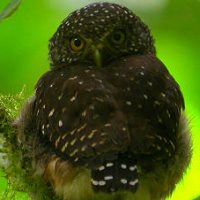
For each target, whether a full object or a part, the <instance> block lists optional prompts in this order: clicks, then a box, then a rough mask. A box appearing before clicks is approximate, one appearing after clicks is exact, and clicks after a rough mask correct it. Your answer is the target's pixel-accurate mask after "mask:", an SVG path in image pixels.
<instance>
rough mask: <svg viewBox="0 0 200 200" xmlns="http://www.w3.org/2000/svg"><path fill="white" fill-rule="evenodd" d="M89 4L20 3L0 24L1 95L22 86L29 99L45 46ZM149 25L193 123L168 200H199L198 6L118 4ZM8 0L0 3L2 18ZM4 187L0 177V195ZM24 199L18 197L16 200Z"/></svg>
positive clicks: (143, 1) (149, 0)
mask: <svg viewBox="0 0 200 200" xmlns="http://www.w3.org/2000/svg"><path fill="white" fill-rule="evenodd" d="M93 2H95V1H92V0H39V1H35V0H29V1H23V2H22V4H21V6H20V7H19V9H18V10H17V12H16V13H14V15H13V16H11V17H10V18H8V19H6V20H4V21H2V22H1V23H0V93H2V94H16V93H19V92H20V91H21V90H22V87H23V85H26V90H25V95H26V96H27V97H29V96H31V94H32V93H33V88H34V85H35V83H36V82H37V80H38V79H39V77H40V76H41V75H42V74H43V73H44V72H46V71H47V70H48V69H49V61H48V40H49V39H50V38H51V36H52V35H53V33H54V32H55V31H56V29H57V27H58V26H59V24H60V22H61V21H62V20H63V19H64V18H65V17H66V16H67V15H68V14H69V13H70V12H72V11H73V10H75V9H77V8H80V7H82V6H85V5H87V4H89V3H93ZM110 2H116V3H119V4H122V5H125V6H127V7H128V8H129V9H131V10H132V11H133V12H135V13H136V14H137V15H138V16H140V17H141V18H142V19H143V21H144V22H145V23H146V24H148V25H149V27H150V29H151V31H152V34H153V35H154V37H155V40H156V48H157V56H158V57H159V58H160V59H161V60H162V61H163V62H164V63H165V65H166V66H167V67H168V69H169V71H170V72H171V74H172V75H173V76H174V77H175V79H176V80H177V82H178V83H179V84H180V86H181V89H182V92H183V94H184V97H185V102H186V112H187V115H188V117H189V118H190V119H191V131H192V139H193V143H194V144H193V149H194V155H193V159H192V163H191V166H190V169H189V170H188V171H187V174H186V175H185V177H184V180H183V181H182V182H181V183H180V184H179V185H177V188H176V191H175V192H174V193H173V195H172V197H171V198H170V200H192V199H195V198H196V197H197V196H199V195H200V0H121V1H120V0H116V1H110ZM8 3H9V0H0V12H1V11H2V10H3V9H4V8H5V7H6V5H7V4H8ZM6 185H7V181H6V179H5V178H4V177H3V174H2V173H1V172H0V192H4V191H5V189H6ZM22 197H23V198H24V199H27V197H26V195H23V194H19V195H18V198H19V199H22Z"/></svg>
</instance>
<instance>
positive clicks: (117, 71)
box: [17, 2, 191, 200]
mask: <svg viewBox="0 0 200 200" xmlns="http://www.w3.org/2000/svg"><path fill="white" fill-rule="evenodd" d="M49 59H50V62H51V69H50V70H49V71H48V72H46V73H45V74H44V75H43V76H42V77H41V78H40V79H39V81H38V83H37V84H36V87H35V93H34V96H33V97H32V98H31V99H30V100H29V101H27V103H26V104H25V106H24V108H23V111H22V113H21V115H20V117H19V119H18V121H17V126H18V141H19V142H20V144H21V145H22V146H23V151H24V159H23V161H22V162H23V166H24V168H30V169H32V175H31V176H32V179H33V181H34V180H35V179H36V178H38V177H39V178H40V180H41V181H42V182H43V183H44V184H46V185H48V186H49V187H50V189H51V191H52V193H53V194H54V195H55V196H56V197H58V198H60V199H63V200H102V199H104V200H161V199H165V198H166V197H168V196H169V195H170V194H171V193H172V192H173V190H174V188H175V185H176V184H177V183H178V182H179V181H180V180H181V178H182V176H183V174H184V172H185V171H186V169H187V167H188V165H189V163H190V159H191V141H190V131H189V128H188V121H187V119H186V117H185V114H184V109H185V106H184V99H183V95H182V93H181V91H180V88H179V85H178V84H177V82H176V81H175V80H174V78H173V77H172V76H171V74H170V73H169V71H168V70H167V68H166V67H165V65H164V64H163V63H162V62H161V61H160V60H159V59H158V58H157V57H156V50H155V45H154V39H153V37H152V35H151V33H150V30H149V28H148V26H147V25H145V24H144V23H143V22H142V21H141V19H140V18H139V17H138V16H136V15H135V14H134V13H133V12H132V11H131V10H129V9H128V8H126V7H123V6H120V5H118V4H114V3H108V2H104V3H93V4H90V5H88V6H85V7H83V8H81V9H79V10H76V11H74V12H72V13H71V14H70V15H69V16H68V17H67V18H66V19H65V20H64V21H63V22H62V24H61V25H60V26H59V28H58V29H57V31H56V33H55V34H54V35H53V37H52V38H51V39H50V44H49Z"/></svg>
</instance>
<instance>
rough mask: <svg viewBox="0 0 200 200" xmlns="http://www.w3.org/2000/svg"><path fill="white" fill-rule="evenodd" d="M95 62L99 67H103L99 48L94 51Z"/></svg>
mask: <svg viewBox="0 0 200 200" xmlns="http://www.w3.org/2000/svg"><path fill="white" fill-rule="evenodd" d="M94 62H95V64H96V65H97V66H98V67H102V55H101V52H100V50H99V49H97V48H96V49H95V50H94Z"/></svg>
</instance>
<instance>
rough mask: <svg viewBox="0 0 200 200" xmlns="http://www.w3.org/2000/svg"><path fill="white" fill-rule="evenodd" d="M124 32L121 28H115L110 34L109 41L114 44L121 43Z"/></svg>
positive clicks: (123, 39) (123, 38)
mask: <svg viewBox="0 0 200 200" xmlns="http://www.w3.org/2000/svg"><path fill="white" fill-rule="evenodd" d="M125 38H126V37H125V34H124V32H123V31H121V30H117V31H115V32H114V33H113V34H112V35H111V41H112V43H114V44H118V45H119V44H122V43H123V42H124V41H125Z"/></svg>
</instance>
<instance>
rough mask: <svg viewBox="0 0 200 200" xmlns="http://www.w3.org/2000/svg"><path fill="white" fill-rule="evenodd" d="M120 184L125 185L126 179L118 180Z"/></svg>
mask: <svg viewBox="0 0 200 200" xmlns="http://www.w3.org/2000/svg"><path fill="white" fill-rule="evenodd" d="M120 182H121V183H122V184H127V182H128V181H127V180H126V179H124V178H122V179H120Z"/></svg>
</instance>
